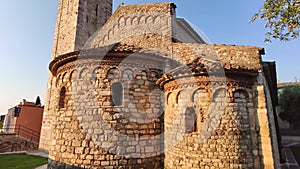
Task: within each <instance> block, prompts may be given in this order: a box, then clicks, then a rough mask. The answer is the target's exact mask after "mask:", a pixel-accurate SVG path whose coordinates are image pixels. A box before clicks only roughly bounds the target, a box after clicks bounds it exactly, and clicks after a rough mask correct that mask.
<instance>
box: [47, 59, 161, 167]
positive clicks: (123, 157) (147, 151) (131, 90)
mask: <svg viewBox="0 0 300 169" xmlns="http://www.w3.org/2000/svg"><path fill="white" fill-rule="evenodd" d="M152 59H154V58H153V57H152ZM157 61H159V59H158V60H157ZM157 65H160V64H159V63H158V62H153V60H149V59H146V57H143V56H128V57H125V58H123V59H122V57H121V58H120V57H114V56H110V57H109V58H103V59H102V60H98V59H79V60H77V61H75V62H70V63H68V64H65V65H64V66H62V67H60V68H59V69H58V71H57V81H56V88H57V91H55V94H54V93H52V97H54V98H55V102H54V103H56V106H55V110H56V113H55V115H54V118H55V119H54V122H53V125H54V129H53V130H52V145H51V148H50V151H49V158H50V159H51V160H52V162H51V164H50V166H52V167H53V166H58V165H62V164H67V166H79V167H82V168H84V167H89V168H99V166H102V167H104V168H106V167H109V166H111V167H112V166H115V167H121V166H123V167H124V168H128V167H132V168H160V167H161V166H162V163H163V157H162V153H163V108H162V107H163V105H162V104H161V103H163V102H164V101H163V100H161V99H163V97H161V96H163V91H161V90H160V89H159V88H158V86H156V85H155V82H156V80H157V78H158V77H160V76H161V73H162V72H161V70H160V69H158V67H157ZM116 84H119V85H121V88H122V91H121V92H120V91H118V89H114V86H117V85H116ZM62 91H63V92H62ZM64 91H65V92H64ZM115 91H117V92H116V93H117V97H115V93H114V92H115ZM160 98H161V99H160ZM118 99H121V100H118ZM64 167H66V165H63V167H62V168H64Z"/></svg>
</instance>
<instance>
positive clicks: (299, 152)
mask: <svg viewBox="0 0 300 169" xmlns="http://www.w3.org/2000/svg"><path fill="white" fill-rule="evenodd" d="M291 150H292V152H293V154H294V156H295V158H296V160H297V162H298V164H300V147H291Z"/></svg>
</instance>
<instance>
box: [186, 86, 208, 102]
mask: <svg viewBox="0 0 300 169" xmlns="http://www.w3.org/2000/svg"><path fill="white" fill-rule="evenodd" d="M200 90H204V91H206V92H207V93H208V96H209V98H211V97H212V96H211V91H210V90H209V89H207V88H204V87H198V88H196V89H195V90H194V91H193V92H192V94H191V98H190V100H191V101H192V102H195V96H196V95H197V92H199V91H200Z"/></svg>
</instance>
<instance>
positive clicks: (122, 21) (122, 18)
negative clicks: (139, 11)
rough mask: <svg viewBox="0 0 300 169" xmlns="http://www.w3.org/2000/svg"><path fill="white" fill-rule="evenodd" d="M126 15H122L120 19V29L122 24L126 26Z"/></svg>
mask: <svg viewBox="0 0 300 169" xmlns="http://www.w3.org/2000/svg"><path fill="white" fill-rule="evenodd" d="M125 21H126V20H125V17H124V16H121V17H120V18H119V19H118V29H120V28H121V27H122V26H125V24H126V23H125Z"/></svg>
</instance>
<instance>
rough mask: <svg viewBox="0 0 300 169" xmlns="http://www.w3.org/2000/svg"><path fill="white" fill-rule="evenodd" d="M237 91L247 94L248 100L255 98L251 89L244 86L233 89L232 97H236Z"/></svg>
mask: <svg viewBox="0 0 300 169" xmlns="http://www.w3.org/2000/svg"><path fill="white" fill-rule="evenodd" d="M235 93H242V94H244V95H245V97H246V98H247V101H250V100H252V99H253V96H252V94H251V91H249V89H246V88H243V87H238V88H235V89H234V90H233V91H232V97H233V98H234V94H235Z"/></svg>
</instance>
